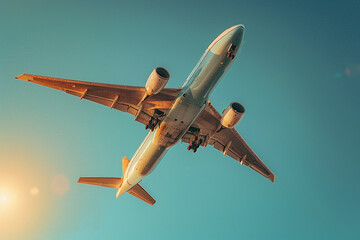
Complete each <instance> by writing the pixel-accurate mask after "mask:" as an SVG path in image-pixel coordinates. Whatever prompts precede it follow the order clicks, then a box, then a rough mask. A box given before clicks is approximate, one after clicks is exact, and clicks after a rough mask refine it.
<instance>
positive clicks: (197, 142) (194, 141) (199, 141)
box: [187, 128, 203, 153]
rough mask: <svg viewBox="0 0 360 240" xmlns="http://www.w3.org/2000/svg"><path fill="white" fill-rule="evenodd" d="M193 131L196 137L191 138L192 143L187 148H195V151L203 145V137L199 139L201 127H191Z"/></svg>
mask: <svg viewBox="0 0 360 240" xmlns="http://www.w3.org/2000/svg"><path fill="white" fill-rule="evenodd" d="M190 131H191V132H193V134H194V137H193V138H192V139H191V140H190V144H189V146H188V147H187V150H189V151H190V150H191V149H192V150H193V152H194V153H195V152H196V151H197V149H198V148H199V147H200V146H201V144H202V143H203V140H202V139H199V134H200V129H196V128H193V129H190Z"/></svg>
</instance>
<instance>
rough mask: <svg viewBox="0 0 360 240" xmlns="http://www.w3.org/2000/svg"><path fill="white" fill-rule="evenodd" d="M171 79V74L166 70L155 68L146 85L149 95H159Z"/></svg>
mask: <svg viewBox="0 0 360 240" xmlns="http://www.w3.org/2000/svg"><path fill="white" fill-rule="evenodd" d="M169 78H170V74H169V72H168V71H167V70H166V69H165V68H162V67H157V68H155V69H154V70H153V71H152V72H151V74H150V76H149V78H148V80H147V82H146V84H145V89H146V93H147V95H154V94H158V93H159V92H160V91H161V90H162V89H163V88H164V87H165V85H166V83H167V82H168V80H169Z"/></svg>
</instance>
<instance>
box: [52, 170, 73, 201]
mask: <svg viewBox="0 0 360 240" xmlns="http://www.w3.org/2000/svg"><path fill="white" fill-rule="evenodd" d="M69 188H70V183H69V179H67V178H66V177H65V176H64V175H63V174H58V175H56V176H55V177H54V178H53V179H52V181H51V191H52V192H53V193H54V194H56V195H58V196H62V195H64V194H65V193H66V192H67V191H68V190H69Z"/></svg>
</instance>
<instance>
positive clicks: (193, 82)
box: [16, 24, 275, 205]
mask: <svg viewBox="0 0 360 240" xmlns="http://www.w3.org/2000/svg"><path fill="white" fill-rule="evenodd" d="M244 29H245V28H244V25H242V24H240V25H235V26H233V27H230V28H229V29H227V30H225V31H224V32H223V33H221V34H220V35H219V36H218V37H217V38H216V39H215V40H214V41H213V42H212V43H211V44H210V45H209V47H208V48H207V49H206V51H205V53H204V54H203V55H202V57H201V58H200V60H199V62H198V63H197V64H196V66H195V67H194V69H193V70H192V72H191V73H190V75H189V76H188V78H187V79H186V81H185V83H184V84H183V86H182V87H181V88H176V89H174V88H165V85H166V84H167V82H168V80H169V79H170V74H169V72H168V71H167V70H166V69H165V68H162V67H157V68H155V69H154V70H153V71H152V72H151V74H150V76H149V78H148V80H147V82H146V84H145V87H134V86H123V85H114V84H104V83H93V82H84V81H75V80H68V79H61V78H52V77H44V76H38V75H31V74H22V75H20V76H18V77H16V78H17V79H21V80H25V81H29V82H33V83H36V84H40V85H43V86H46V87H50V88H54V89H57V90H62V91H64V92H66V93H68V94H71V95H74V96H77V97H80V99H87V100H90V101H93V102H96V103H99V104H102V105H105V106H107V107H110V109H117V110H120V111H123V112H128V113H130V114H132V115H134V119H135V121H138V122H140V123H143V124H144V125H145V129H150V131H149V133H148V134H147V136H146V137H145V139H144V140H143V142H142V143H141V145H140V147H139V148H138V149H137V151H136V152H135V154H134V156H133V157H132V159H131V161H130V160H129V159H128V158H126V157H124V158H123V160H122V172H123V177H80V178H79V180H78V183H84V184H91V185H98V186H103V187H110V188H115V189H117V193H116V198H117V197H119V196H120V195H122V194H123V193H125V192H128V193H130V194H131V195H133V196H135V197H137V198H139V199H141V200H143V201H144V202H146V203H148V204H150V205H153V204H154V203H155V202H156V201H155V199H154V198H153V197H152V196H151V195H150V194H149V193H147V192H146V190H145V189H144V188H143V187H142V186H140V184H139V183H140V182H141V181H142V180H143V179H144V178H145V177H146V176H147V175H149V174H150V173H151V172H152V171H153V170H154V169H155V167H156V166H157V165H158V163H159V162H160V160H161V159H162V158H163V156H164V155H165V154H166V152H167V151H168V150H169V149H170V148H171V147H172V146H174V145H175V144H176V143H178V142H179V141H180V140H181V141H182V142H185V143H188V144H189V145H188V147H187V149H188V150H192V151H193V152H194V153H195V152H196V151H197V149H198V148H199V147H200V146H203V147H206V146H207V145H212V146H213V147H214V148H215V149H217V150H219V151H221V152H222V153H223V154H224V155H228V156H230V157H231V158H233V159H235V160H237V161H239V162H240V163H241V165H243V164H245V165H246V166H249V167H250V168H252V169H254V170H255V171H257V172H258V173H260V174H262V175H263V176H265V177H266V178H268V179H269V180H270V181H272V182H274V181H275V175H274V174H273V173H272V172H271V171H270V169H269V168H268V167H267V166H266V165H265V164H264V163H263V162H262V161H261V160H260V158H259V157H258V156H257V155H256V154H255V153H254V152H253V150H252V149H251V148H250V147H249V146H248V144H247V143H246V142H245V140H244V139H243V138H242V137H241V136H240V134H239V133H238V132H237V130H236V129H235V128H234V127H235V125H237V123H238V122H239V121H240V120H241V118H242V117H243V115H244V113H245V108H244V107H243V106H242V105H241V104H240V103H237V102H232V103H230V105H229V106H228V107H227V108H226V109H225V110H224V111H223V112H222V114H219V113H218V111H217V110H216V109H215V108H214V107H213V105H212V104H211V103H210V101H209V100H208V99H209V96H210V93H211V92H212V90H213V89H214V87H215V86H216V85H217V84H218V83H219V81H220V79H221V78H222V76H223V75H224V73H225V72H226V71H227V70H228V69H229V67H230V65H231V64H232V62H233V60H234V58H235V56H236V55H237V52H238V50H239V49H240V46H241V44H242V39H243V35H244Z"/></svg>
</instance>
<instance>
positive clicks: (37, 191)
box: [30, 187, 39, 196]
mask: <svg viewBox="0 0 360 240" xmlns="http://www.w3.org/2000/svg"><path fill="white" fill-rule="evenodd" d="M30 194H31V195H33V196H36V195H38V194H39V188H37V187H32V188H31V189H30Z"/></svg>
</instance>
